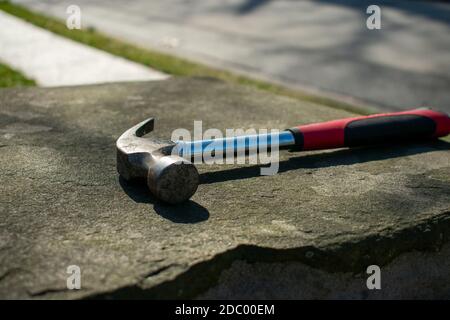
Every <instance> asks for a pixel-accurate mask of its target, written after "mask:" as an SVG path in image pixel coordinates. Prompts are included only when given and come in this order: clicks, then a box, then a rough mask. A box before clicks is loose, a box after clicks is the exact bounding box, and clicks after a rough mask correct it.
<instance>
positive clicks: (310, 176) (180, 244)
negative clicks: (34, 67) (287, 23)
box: [0, 78, 450, 298]
mask: <svg viewBox="0 0 450 320" xmlns="http://www.w3.org/2000/svg"><path fill="white" fill-rule="evenodd" d="M0 97H1V98H0V168H1V170H0V178H1V187H0V210H1V211H0V217H1V218H0V297H2V298H82V297H84V298H87V297H127V298H133V297H150V298H174V297H195V296H198V295H199V294H202V293H203V292H206V291H207V290H208V289H209V288H211V287H213V286H214V285H216V283H217V280H218V279H219V277H220V274H221V272H222V271H223V270H226V269H227V268H228V267H230V266H231V265H232V263H233V262H234V261H238V260H245V261H247V262H249V263H251V262H264V263H285V262H294V263H302V264H305V265H308V266H310V267H313V268H315V269H317V270H323V271H326V272H333V273H339V272H344V273H358V272H361V271H364V270H365V269H366V267H367V266H368V265H370V264H379V265H385V264H388V263H389V262H390V261H391V260H392V259H394V258H395V257H397V256H401V254H402V253H404V252H409V251H412V250H431V251H434V250H437V249H439V247H440V246H441V245H442V244H443V243H445V242H446V241H447V240H448V238H449V234H450V200H449V199H450V152H449V143H448V142H445V141H438V142H430V143H422V144H410V145H406V146H398V145H397V146H386V147H376V148H369V149H359V150H338V151H320V152H309V153H303V154H295V153H289V152H283V153H281V164H280V173H279V174H278V175H275V176H265V177H261V176H259V169H258V168H257V167H252V166H240V167H237V166H227V167H224V166H212V167H201V168H200V171H201V180H202V182H203V183H202V184H201V185H200V187H199V190H198V191H197V193H196V194H195V195H194V197H193V199H192V201H190V202H189V203H187V204H184V205H180V206H176V207H170V206H165V205H163V204H161V203H158V202H157V201H155V199H154V198H152V196H151V195H150V194H149V192H148V191H147V189H146V187H145V186H141V185H130V184H128V183H125V182H123V181H121V180H119V178H118V176H117V174H116V169H115V140H116V139H117V137H118V136H119V135H120V134H121V133H122V132H123V131H124V130H126V129H127V128H129V127H130V126H132V125H134V124H136V123H138V122H139V121H141V120H142V119H144V118H145V117H148V116H155V117H156V118H157V119H158V120H157V123H156V134H157V135H158V136H159V137H162V138H168V137H170V134H171V132H172V130H173V129H175V128H187V129H192V126H193V120H200V119H201V120H203V121H204V128H209V127H216V128H219V129H225V128H231V127H234V128H239V127H242V128H249V127H256V128H280V129H283V128H286V127H289V126H292V125H295V124H300V123H307V122H314V121H320V120H327V119H333V118H338V117H344V116H348V115H349V114H348V113H346V112H343V111H339V110H334V109H329V108H327V107H324V106H320V105H313V104H310V103H304V102H299V101H296V100H292V99H288V98H285V97H279V96H275V95H271V94H268V93H265V92H262V91H256V90H254V89H250V88H246V87H237V86H230V85H228V84H225V83H222V82H219V81H215V80H211V79H181V78H178V79H170V80H167V81H161V82H159V81H158V82H147V83H124V84H108V85H97V86H85V87H73V88H54V89H43V88H30V89H7V90H2V91H0ZM69 265H78V266H80V267H81V270H82V284H81V285H82V290H79V291H69V290H67V289H66V277H67V276H68V274H66V268H67V266H69ZM405 276H406V277H409V276H410V275H408V274H405ZM242 281H244V279H243V280H242ZM362 285H364V282H363V283H362ZM274 290H275V289H274ZM361 290H365V287H363V288H361ZM255 295H256V294H255Z"/></svg>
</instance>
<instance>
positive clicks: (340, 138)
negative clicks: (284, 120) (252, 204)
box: [288, 109, 450, 150]
mask: <svg viewBox="0 0 450 320" xmlns="http://www.w3.org/2000/svg"><path fill="white" fill-rule="evenodd" d="M288 130H289V131H290V132H291V133H292V134H293V135H294V138H295V148H296V149H298V150H318V149H332V148H341V147H358V146H366V145H373V144H380V143H392V142H403V141H417V140H423V139H429V138H437V137H442V136H446V135H448V134H449V133H450V118H449V116H448V115H447V114H445V113H442V112H438V111H433V110H429V109H415V110H408V111H402V112H394V113H382V114H375V115H370V116H361V117H355V118H347V119H341V120H334V121H328V122H321V123H314V124H307V125H301V126H297V127H293V128H290V129H288Z"/></svg>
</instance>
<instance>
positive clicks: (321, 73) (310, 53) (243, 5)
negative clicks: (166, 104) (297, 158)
mask: <svg viewBox="0 0 450 320" xmlns="http://www.w3.org/2000/svg"><path fill="white" fill-rule="evenodd" d="M11 5H20V6H23V7H24V8H26V9H27V10H31V11H33V12H36V13H39V14H44V15H46V16H49V17H52V18H56V19H58V20H60V21H62V22H64V21H65V20H66V19H67V17H68V16H69V15H68V13H67V8H68V7H69V6H70V5H77V6H78V7H79V8H80V12H81V22H82V29H83V30H88V31H89V32H98V33H101V34H105V35H107V36H110V37H113V38H114V39H118V40H119V41H124V42H126V43H130V44H132V45H134V46H136V47H138V48H144V49H149V50H156V51H157V52H162V53H164V54H168V55H171V56H176V57H178V58H182V59H186V60H187V61H192V62H195V63H198V64H201V65H204V66H208V67H212V68H217V69H223V70H227V71H229V72H232V73H234V74H239V75H244V76H246V77H249V78H251V79H257V80H259V81H265V82H268V83H270V84H277V85H282V86H284V87H286V88H289V89H293V90H299V91H301V92H307V93H313V94H315V95H319V96H321V95H322V96H324V97H331V98H333V99H336V100H339V101H347V102H351V103H354V104H366V105H370V106H375V107H376V108H380V109H387V110H399V109H410V108H414V107H421V106H432V107H434V108H437V109H441V110H446V111H447V112H448V111H450V54H449V53H450V52H449V51H450V4H449V3H448V2H442V1H418V0H417V1H413V0H409V1H406V0H405V1H373V0H370V1H365V0H297V1H288V0H273V1H270V0H221V1H217V0H216V1H215V0H207V1H206V0H202V1H197V0H170V1H148V0H129V1H123V0H70V1H59V0H58V1H56V0H36V1H30V0H15V1H12V2H11ZM370 5H378V6H379V7H380V9H381V28H380V29H375V30H370V29H368V28H367V25H366V23H367V19H368V18H369V16H370V14H368V13H367V12H366V10H367V8H368V7H369V6H370ZM19 18H20V17H19ZM0 23H2V18H1V16H0ZM1 41H2V39H1V38H0V43H1ZM11 46H14V44H13V43H9V44H8V47H9V48H11ZM94 46H96V45H94ZM97 47H99V46H97ZM0 49H2V48H1V47H0ZM100 49H101V47H100ZM3 50H6V49H5V46H4V47H3ZM35 54H37V53H35ZM2 58H3V60H2ZM126 58H129V57H126ZM8 59H9V60H10V59H11V58H8ZM0 60H2V62H3V63H4V64H5V65H8V64H14V63H13V62H11V61H4V60H5V58H4V57H3V56H2V54H1V53H0ZM138 62H139V61H138ZM14 67H15V68H16V69H19V71H20V72H22V73H23V74H25V76H26V75H27V70H25V69H23V70H21V69H22V68H21V66H20V65H17V66H14ZM151 67H152V68H154V69H155V71H161V72H166V73H169V74H170V70H171V69H170V66H169V67H166V66H163V67H159V65H158V61H153V64H152V65H151ZM175 73H176V72H175ZM181 73H183V72H181ZM186 73H187V74H188V73H189V72H186ZM200 73H201V72H200ZM31 77H32V75H31ZM144 78H145V77H144ZM156 78H158V77H156ZM113 80H114V79H113ZM119 80H120V79H119ZM38 84H39V81H38Z"/></svg>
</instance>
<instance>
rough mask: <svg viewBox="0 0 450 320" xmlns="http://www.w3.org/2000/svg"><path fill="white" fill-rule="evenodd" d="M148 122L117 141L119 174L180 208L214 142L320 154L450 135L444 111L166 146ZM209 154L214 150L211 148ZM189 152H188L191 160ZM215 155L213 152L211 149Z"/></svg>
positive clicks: (227, 147)
mask: <svg viewBox="0 0 450 320" xmlns="http://www.w3.org/2000/svg"><path fill="white" fill-rule="evenodd" d="M154 122H155V121H154V119H153V118H149V119H147V120H145V121H142V122H141V123H139V124H137V125H135V126H134V127H132V128H130V129H128V130H127V131H125V133H123V134H122V135H121V136H120V137H119V139H118V140H117V143H116V146H117V171H118V172H119V174H120V175H121V176H122V177H123V178H124V179H125V180H135V179H142V178H144V179H146V180H147V185H148V188H149V189H150V191H151V192H152V193H153V195H155V196H156V197H157V198H158V199H160V200H162V201H164V202H166V203H169V204H177V203H181V202H183V201H186V200H188V199H189V198H190V197H191V196H192V195H193V194H194V193H195V191H196V190H197V187H198V184H199V180H200V179H199V174H198V171H197V169H196V167H195V166H194V164H193V163H192V162H191V161H192V159H193V157H196V156H201V155H203V152H204V151H205V149H206V148H207V147H208V146H209V145H211V143H214V153H215V154H225V153H226V154H227V155H228V154H229V153H228V152H229V151H232V152H234V154H236V152H237V151H239V150H238V149H239V148H240V149H241V151H242V149H243V150H244V151H245V152H259V151H260V150H268V149H272V148H274V147H276V148H278V149H291V150H295V151H301V150H320V149H333V148H342V147H361V146H369V145H374V144H383V143H392V142H405V141H417V140H423V139H432V138H437V137H443V136H446V135H448V134H449V133H450V118H449V116H448V115H447V114H445V113H443V112H438V111H433V110H430V109H415V110H408V111H402V112H395V113H383V114H375V115H370V116H361V117H355V118H346V119H340V120H334V121H328V122H321V123H313V124H307V125H301V126H297V127H293V128H290V129H286V130H284V131H281V132H277V133H268V134H260V135H247V136H239V137H231V138H221V139H214V140H196V141H180V142H165V141H160V140H155V139H152V140H151V139H145V138H143V136H144V135H146V134H147V133H149V132H151V131H153V128H154ZM209 149H210V148H209ZM186 150H187V151H189V152H187V154H188V155H189V156H188V157H187V156H186V153H185V152H186ZM210 151H211V150H210Z"/></svg>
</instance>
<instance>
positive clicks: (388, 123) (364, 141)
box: [344, 114, 436, 147]
mask: <svg viewBox="0 0 450 320" xmlns="http://www.w3.org/2000/svg"><path fill="white" fill-rule="evenodd" d="M435 131H436V123H435V122H434V120H433V119H430V118H428V117H425V116H419V115H411V114H404V115H396V116H381V117H374V118H367V119H361V120H355V121H352V122H350V123H348V124H347V126H346V127H345V130H344V141H345V145H346V146H347V147H357V146H365V145H371V144H379V143H386V142H393V143H395V142H401V141H409V140H418V139H425V138H430V137H431V136H432V135H433V134H434V133H435Z"/></svg>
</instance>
